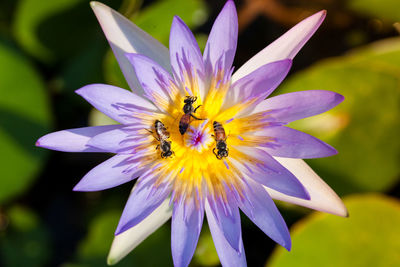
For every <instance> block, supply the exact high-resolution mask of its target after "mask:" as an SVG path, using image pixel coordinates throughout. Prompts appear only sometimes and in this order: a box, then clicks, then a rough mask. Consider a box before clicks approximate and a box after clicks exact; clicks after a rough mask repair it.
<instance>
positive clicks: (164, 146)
mask: <svg viewBox="0 0 400 267" xmlns="http://www.w3.org/2000/svg"><path fill="white" fill-rule="evenodd" d="M154 128H155V130H156V136H157V137H156V139H157V141H159V142H160V144H158V145H157V146H156V150H157V149H160V150H161V157H162V158H167V157H170V156H171V155H172V154H174V152H173V151H172V150H171V141H168V138H169V132H168V131H167V128H165V125H164V123H162V122H161V121H159V120H156V121H155V123H154ZM149 132H151V133H153V132H152V131H149Z"/></svg>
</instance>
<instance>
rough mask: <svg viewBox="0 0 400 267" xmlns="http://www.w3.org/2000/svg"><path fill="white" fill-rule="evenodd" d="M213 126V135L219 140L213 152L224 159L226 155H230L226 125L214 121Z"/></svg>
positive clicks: (218, 157)
mask: <svg viewBox="0 0 400 267" xmlns="http://www.w3.org/2000/svg"><path fill="white" fill-rule="evenodd" d="M213 126H214V134H215V135H213V137H214V139H215V141H216V142H217V146H216V147H214V149H213V153H214V155H215V156H216V157H217V159H222V158H224V157H227V156H228V152H229V149H228V146H227V144H226V134H225V130H224V127H222V124H221V123H219V122H217V121H214V122H213ZM215 150H218V151H217V152H215Z"/></svg>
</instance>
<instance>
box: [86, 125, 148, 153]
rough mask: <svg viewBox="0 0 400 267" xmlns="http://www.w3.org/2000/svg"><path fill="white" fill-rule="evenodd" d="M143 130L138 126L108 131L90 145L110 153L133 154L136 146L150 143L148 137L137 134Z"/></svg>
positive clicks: (90, 142)
mask: <svg viewBox="0 0 400 267" xmlns="http://www.w3.org/2000/svg"><path fill="white" fill-rule="evenodd" d="M143 128H144V127H143V126H142V125H140V124H138V125H134V126H131V125H130V126H127V127H120V128H118V129H114V130H111V131H107V132H104V133H101V134H98V135H96V136H95V137H93V138H92V139H90V140H89V142H88V145H89V146H91V147H94V148H98V149H101V150H102V151H106V152H110V153H123V154H126V153H133V152H134V148H135V147H136V146H138V145H140V144H142V143H144V142H149V141H148V135H143V134H138V133H137V130H142V129H143Z"/></svg>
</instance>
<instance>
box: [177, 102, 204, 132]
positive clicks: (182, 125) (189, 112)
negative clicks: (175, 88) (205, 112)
mask: <svg viewBox="0 0 400 267" xmlns="http://www.w3.org/2000/svg"><path fill="white" fill-rule="evenodd" d="M196 100H197V96H186V98H185V100H184V101H183V102H184V103H185V105H184V106H183V113H185V114H183V115H182V117H181V120H180V121H179V132H180V133H181V135H184V134H185V133H186V131H187V129H188V127H189V123H190V117H193V118H195V119H196V120H205V119H200V118H197V117H196V116H194V115H193V113H196V110H197V109H198V108H199V107H201V105H199V106H197V107H196V108H194V107H193V103H194V102H196Z"/></svg>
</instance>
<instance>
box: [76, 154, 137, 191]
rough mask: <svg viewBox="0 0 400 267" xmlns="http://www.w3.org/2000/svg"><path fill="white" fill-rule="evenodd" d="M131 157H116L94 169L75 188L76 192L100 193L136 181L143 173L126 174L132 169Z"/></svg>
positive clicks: (132, 172)
mask: <svg viewBox="0 0 400 267" xmlns="http://www.w3.org/2000/svg"><path fill="white" fill-rule="evenodd" d="M130 157H131V155H115V156H113V157H112V158H110V159H108V160H106V161H104V162H103V163H101V164H99V165H97V166H96V167H94V168H93V169H92V170H91V171H90V172H88V173H87V174H86V175H85V176H84V177H83V178H82V179H81V180H80V181H79V183H78V184H77V185H76V186H75V187H74V191H85V192H86V191H99V190H104V189H108V188H112V187H115V186H118V185H120V184H123V183H126V182H129V181H131V180H133V179H135V178H136V177H137V176H139V175H140V174H141V173H142V170H141V169H136V170H135V171H131V172H124V170H126V169H127V168H128V167H132V166H131V163H130V161H129V158H130Z"/></svg>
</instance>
